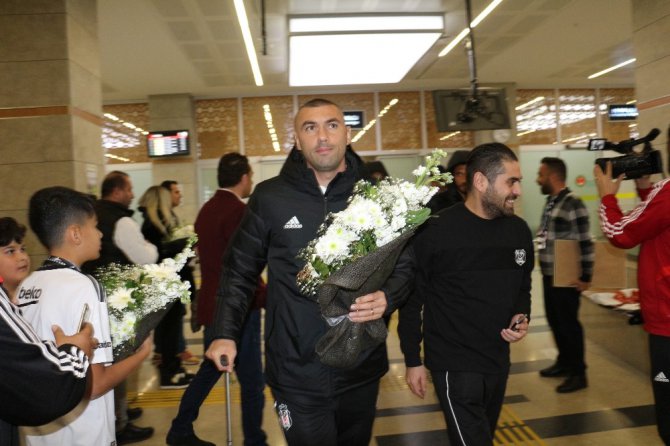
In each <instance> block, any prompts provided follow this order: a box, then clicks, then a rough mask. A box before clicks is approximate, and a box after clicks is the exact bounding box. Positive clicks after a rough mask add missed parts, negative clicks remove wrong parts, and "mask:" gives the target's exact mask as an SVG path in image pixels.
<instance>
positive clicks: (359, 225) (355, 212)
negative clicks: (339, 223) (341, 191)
mask: <svg viewBox="0 0 670 446" xmlns="http://www.w3.org/2000/svg"><path fill="white" fill-rule="evenodd" d="M346 213H347V224H348V225H349V226H350V227H351V228H352V229H354V230H355V231H357V232H358V231H364V230H367V229H372V228H373V221H374V219H373V216H378V215H381V214H382V209H381V206H380V205H379V203H376V202H374V201H372V200H370V199H367V198H358V197H357V199H355V200H353V201H352V202H351V204H350V205H349V207H348V208H347V211H346Z"/></svg>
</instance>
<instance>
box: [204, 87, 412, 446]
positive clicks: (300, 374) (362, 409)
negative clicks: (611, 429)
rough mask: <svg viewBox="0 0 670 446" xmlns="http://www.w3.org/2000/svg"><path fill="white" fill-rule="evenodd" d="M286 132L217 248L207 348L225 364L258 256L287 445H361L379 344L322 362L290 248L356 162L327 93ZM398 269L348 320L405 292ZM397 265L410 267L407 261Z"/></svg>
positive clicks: (349, 179) (383, 365)
mask: <svg viewBox="0 0 670 446" xmlns="http://www.w3.org/2000/svg"><path fill="white" fill-rule="evenodd" d="M295 131H296V147H295V148H294V149H293V150H292V151H291V153H290V154H289V156H288V158H287V160H286V162H285V163H284V166H283V167H282V170H281V172H280V174H279V176H277V177H275V178H272V179H270V180H267V181H264V182H262V183H260V184H259V185H258V186H257V187H256V190H255V191H254V193H253V194H252V196H251V198H250V201H249V205H248V207H247V211H246V214H245V216H244V217H243V220H242V223H241V224H240V228H239V229H238V231H237V233H236V235H235V237H234V238H233V240H232V242H231V244H230V245H229V247H228V250H227V253H226V255H225V256H224V257H225V258H224V267H223V269H222V271H223V274H222V277H221V281H220V285H219V291H218V293H217V294H218V305H217V312H216V315H215V321H214V324H215V336H214V337H215V338H216V340H215V341H214V342H212V344H211V346H210V348H209V349H208V351H207V356H208V357H209V358H210V359H212V360H213V361H215V363H217V364H218V362H219V358H220V357H221V356H222V355H226V356H227V357H228V360H229V363H230V364H233V363H234V360H235V355H236V353H237V351H236V345H235V341H238V340H239V334H240V329H241V326H242V323H243V321H244V317H245V314H246V312H247V309H248V308H249V304H250V302H251V300H252V299H253V296H254V290H255V288H256V285H257V278H258V276H259V274H260V273H261V271H262V270H263V268H264V267H265V265H266V264H267V267H268V294H267V303H266V314H265V354H266V365H265V367H266V368H265V374H266V377H267V382H268V385H269V386H270V387H271V389H272V392H273V395H274V397H275V400H276V410H277V414H278V417H279V421H280V423H281V426H282V428H283V430H284V434H285V436H286V439H287V442H288V444H289V445H291V446H295V445H320V446H335V445H342V446H343V445H346V446H363V445H368V444H369V441H370V437H371V434H372V423H373V421H374V416H375V404H376V400H377V393H378V389H379V379H380V378H381V377H382V376H383V375H384V374H385V373H386V371H387V370H388V359H387V355H386V346H385V345H384V344H382V345H379V346H378V347H375V348H371V349H368V350H367V351H364V352H363V353H362V354H361V355H360V359H359V361H358V362H357V364H355V365H354V366H353V367H351V368H347V369H342V368H332V367H329V366H326V365H324V364H322V363H321V362H320V361H319V359H318V356H317V354H316V353H315V345H316V342H317V341H318V340H319V338H320V337H321V336H322V335H323V334H324V333H325V332H326V330H327V329H328V325H327V323H326V321H325V320H324V318H323V317H322V316H321V312H320V309H319V305H318V304H317V302H316V301H315V300H314V299H313V298H311V297H307V296H305V295H303V294H301V293H300V291H299V290H298V287H297V285H296V275H297V273H298V272H299V271H300V270H301V269H302V267H303V266H304V262H303V261H301V260H299V259H297V257H296V256H297V254H298V251H299V250H300V249H302V248H304V247H305V246H307V244H308V243H309V242H310V241H311V240H312V239H314V238H315V237H316V234H317V230H318V228H319V226H320V225H321V223H323V221H324V218H325V217H326V215H327V214H328V213H329V212H338V211H341V210H343V209H344V208H345V207H346V205H347V199H348V198H349V196H350V195H351V191H352V188H353V185H354V183H355V182H356V181H357V180H358V179H359V178H360V175H361V165H362V162H361V160H360V158H359V157H358V156H357V155H356V154H355V153H354V152H353V151H352V150H351V149H348V148H347V145H348V144H349V142H350V130H349V129H348V128H347V127H346V126H345V124H344V117H343V114H342V110H341V109H340V108H339V107H338V106H337V105H335V104H333V103H332V102H330V101H326V100H323V99H314V100H312V101H309V102H308V103H306V104H305V105H303V106H302V107H301V108H300V110H299V111H298V113H297V115H296V118H295ZM399 264H402V259H401V260H400V261H399ZM401 271H402V268H400V267H396V272H394V274H393V275H392V277H391V278H390V279H389V280H388V281H387V283H386V285H385V288H384V289H383V290H380V291H376V292H374V293H371V294H367V295H365V296H361V297H359V298H358V299H357V303H355V304H354V305H352V308H351V310H352V312H351V313H350V315H349V317H350V319H351V320H352V321H353V322H366V321H370V320H375V319H379V318H381V317H383V316H384V315H385V314H390V313H391V312H392V311H393V310H394V309H395V308H397V307H398V305H399V304H400V303H402V302H401V301H402V300H404V298H403V296H406V295H407V294H408V291H409V283H408V280H407V277H404V278H403V277H401V276H402V274H401ZM405 272H406V273H407V276H409V275H410V274H411V270H409V268H407V269H406V271H405ZM399 301H400V302H399ZM220 369H222V370H224V369H225V370H228V371H230V370H232V367H231V366H228V367H221V366H220Z"/></svg>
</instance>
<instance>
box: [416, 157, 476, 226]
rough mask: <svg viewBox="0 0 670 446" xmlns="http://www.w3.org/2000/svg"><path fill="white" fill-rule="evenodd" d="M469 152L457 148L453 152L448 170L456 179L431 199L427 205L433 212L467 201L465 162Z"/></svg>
mask: <svg viewBox="0 0 670 446" xmlns="http://www.w3.org/2000/svg"><path fill="white" fill-rule="evenodd" d="M469 154H470V151H469V150H457V151H455V152H454V153H452V154H451V157H450V158H449V162H448V163H447V172H449V173H450V174H451V175H452V176H453V177H454V181H453V183H450V184H449V185H447V187H446V188H445V189H444V190H443V191H440V192H438V193H437V194H435V195H434V196H433V198H431V199H430V201H429V202H428V204H427V206H428V207H429V208H430V210H431V213H433V214H435V213H436V212H437V211H439V210H441V209H445V208H448V207H449V206H451V205H453V204H456V203H460V202H461V201H465V195H466V193H467V184H466V177H465V163H466V162H467V160H468V155H469Z"/></svg>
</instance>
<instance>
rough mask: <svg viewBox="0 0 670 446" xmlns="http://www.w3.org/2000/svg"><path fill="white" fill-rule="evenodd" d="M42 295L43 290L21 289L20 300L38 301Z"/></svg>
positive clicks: (33, 288)
mask: <svg viewBox="0 0 670 446" xmlns="http://www.w3.org/2000/svg"><path fill="white" fill-rule="evenodd" d="M41 295H42V288H35V287H32V288H31V289H29V290H26V289H23V288H21V291H20V292H19V299H28V300H37V299H39V298H40V296H41Z"/></svg>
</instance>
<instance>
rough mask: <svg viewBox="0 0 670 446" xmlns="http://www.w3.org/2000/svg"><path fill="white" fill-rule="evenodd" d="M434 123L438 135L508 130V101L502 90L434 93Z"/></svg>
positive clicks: (438, 91) (460, 90)
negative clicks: (473, 92)
mask: <svg viewBox="0 0 670 446" xmlns="http://www.w3.org/2000/svg"><path fill="white" fill-rule="evenodd" d="M433 104H434V106H435V123H436V124H437V130H438V131H440V132H453V131H462V130H495V129H508V128H510V120H509V111H508V110H507V97H506V96H505V90H504V89H502V88H480V89H479V90H478V91H477V94H476V96H473V95H472V90H471V89H458V90H435V91H433Z"/></svg>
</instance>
